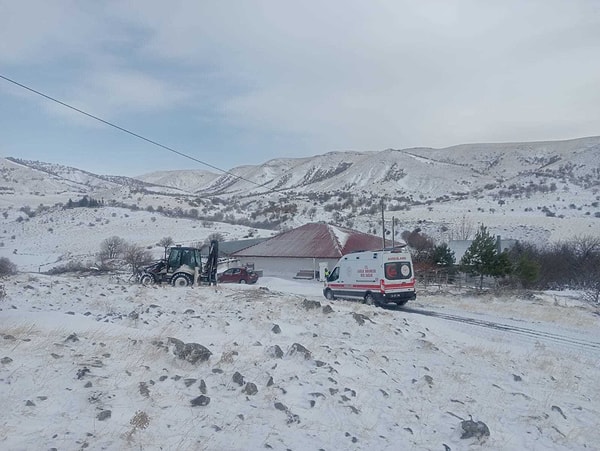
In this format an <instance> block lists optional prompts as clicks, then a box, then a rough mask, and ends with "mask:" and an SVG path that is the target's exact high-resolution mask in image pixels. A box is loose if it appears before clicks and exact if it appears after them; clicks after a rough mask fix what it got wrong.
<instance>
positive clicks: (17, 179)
mask: <svg viewBox="0 0 600 451" xmlns="http://www.w3.org/2000/svg"><path fill="white" fill-rule="evenodd" d="M0 174H1V177H2V180H1V182H0V206H3V207H4V208H9V209H11V208H12V209H13V211H18V209H19V208H21V207H23V206H29V207H31V208H35V207H36V206H38V205H45V206H53V205H55V204H60V203H62V204H64V203H66V202H67V200H68V199H73V200H77V199H78V198H81V197H82V196H83V195H87V196H91V197H93V198H95V199H101V200H103V201H104V202H105V204H106V205H112V206H119V207H125V208H129V209H134V210H148V211H160V212H162V213H163V214H165V215H167V216H171V217H188V218H192V219H200V220H207V221H217V222H222V221H225V222H228V223H235V224H239V225H245V226H248V227H251V228H259V229H264V228H270V229H282V228H289V227H296V226H298V225H302V224H304V223H306V222H312V221H326V222H330V223H334V224H338V225H341V226H346V227H350V228H356V229H358V230H361V231H364V232H370V233H374V234H380V233H381V219H380V218H381V202H383V204H384V207H385V209H386V222H388V224H387V225H386V228H387V229H388V232H387V233H388V234H389V227H390V223H389V222H391V217H392V216H393V217H395V219H396V220H397V221H398V224H397V227H396V232H397V233H400V232H401V231H403V230H413V229H414V228H417V227H418V228H421V229H422V230H423V231H424V232H425V233H427V234H429V235H431V236H432V237H434V238H435V239H437V240H446V241H447V240H448V239H452V238H453V237H454V238H456V233H454V229H456V224H457V222H459V221H463V220H465V219H466V220H468V221H470V222H473V223H474V224H477V223H480V222H481V223H485V224H486V225H488V226H489V228H490V230H491V232H492V233H494V234H500V235H502V236H504V237H507V238H516V239H521V240H527V241H532V242H534V243H547V242H549V241H556V240H560V239H564V238H566V237H570V236H573V235H580V234H598V233H600V232H599V230H600V227H598V225H599V221H600V192H599V191H600V137H590V138H581V139H574V140H568V141H549V142H530V143H503V144H465V145H459V146H453V147H449V148H445V149H431V148H412V149H404V150H394V149H387V150H383V151H379V152H357V151H351V152H330V153H327V154H323V155H317V156H314V157H304V158H282V159H274V160H271V161H267V162H265V163H263V164H260V165H254V166H250V165H248V166H241V167H237V168H234V169H232V170H231V171H230V173H228V174H215V173H211V172H208V171H205V170H182V171H163V172H155V173H151V174H146V175H144V176H140V177H139V178H137V179H132V178H127V177H111V176H105V175H95V174H91V173H89V172H85V171H80V170H77V169H75V168H69V167H65V166H60V165H51V164H48V163H41V162H30V161H23V160H16V159H11V160H8V159H0ZM10 217H12V218H13V220H14V219H15V218H16V217H17V216H16V214H11V215H10Z"/></svg>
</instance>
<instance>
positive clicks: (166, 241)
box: [157, 236, 174, 260]
mask: <svg viewBox="0 0 600 451" xmlns="http://www.w3.org/2000/svg"><path fill="white" fill-rule="evenodd" d="M173 243H174V241H173V238H171V237H170V236H166V237H164V238H161V240H160V241H159V242H158V243H157V244H158V245H159V246H161V247H164V248H165V260H166V259H167V250H168V249H169V247H171V246H173Z"/></svg>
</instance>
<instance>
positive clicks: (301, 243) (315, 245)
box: [232, 223, 382, 258]
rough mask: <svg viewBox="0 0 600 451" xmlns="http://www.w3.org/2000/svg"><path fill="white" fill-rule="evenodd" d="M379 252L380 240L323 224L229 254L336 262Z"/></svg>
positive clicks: (304, 227)
mask: <svg viewBox="0 0 600 451" xmlns="http://www.w3.org/2000/svg"><path fill="white" fill-rule="evenodd" d="M381 248H382V242H381V237H378V236H375V235H369V234H367V233H363V232H359V231H357V230H352V229H347V228H345V227H338V226H333V225H330V224H323V223H310V224H305V225H303V226H301V227H298V228H296V229H293V230H289V231H287V232H283V233H280V234H279V235H276V236H274V237H273V238H270V239H268V240H266V241H263V242H262V243H258V244H255V245H254V246H250V247H247V248H245V249H242V250H240V251H238V252H235V253H234V254H232V256H236V257H291V258H294V257H296V258H307V257H309V258H340V257H341V256H342V255H345V254H348V253H350V252H354V251H370V250H378V249H381Z"/></svg>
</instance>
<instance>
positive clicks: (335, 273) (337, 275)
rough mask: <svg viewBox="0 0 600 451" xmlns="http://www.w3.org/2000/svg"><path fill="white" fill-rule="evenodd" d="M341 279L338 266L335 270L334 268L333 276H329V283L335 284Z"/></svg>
mask: <svg viewBox="0 0 600 451" xmlns="http://www.w3.org/2000/svg"><path fill="white" fill-rule="evenodd" d="M339 277H340V267H339V266H336V267H335V268H333V271H331V274H329V277H328V278H327V281H328V282H335V281H336V280H338V278H339Z"/></svg>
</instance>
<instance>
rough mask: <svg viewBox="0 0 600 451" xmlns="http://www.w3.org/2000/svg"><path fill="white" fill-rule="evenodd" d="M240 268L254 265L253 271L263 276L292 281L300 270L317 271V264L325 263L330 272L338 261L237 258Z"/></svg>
mask: <svg viewBox="0 0 600 451" xmlns="http://www.w3.org/2000/svg"><path fill="white" fill-rule="evenodd" d="M239 260H240V263H241V265H242V266H245V265H247V264H254V269H255V270H257V271H260V270H262V272H263V276H266V277H281V278H284V279H292V278H294V276H295V275H296V274H297V273H298V271H300V270H307V269H308V270H314V271H317V272H318V271H319V263H320V262H327V266H328V268H329V269H330V270H331V269H333V267H334V266H335V264H336V263H337V262H338V259H327V258H316V259H313V258H287V257H239Z"/></svg>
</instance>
